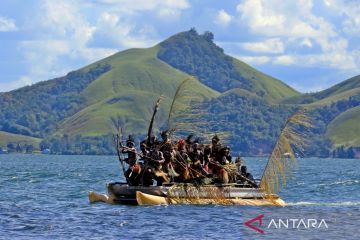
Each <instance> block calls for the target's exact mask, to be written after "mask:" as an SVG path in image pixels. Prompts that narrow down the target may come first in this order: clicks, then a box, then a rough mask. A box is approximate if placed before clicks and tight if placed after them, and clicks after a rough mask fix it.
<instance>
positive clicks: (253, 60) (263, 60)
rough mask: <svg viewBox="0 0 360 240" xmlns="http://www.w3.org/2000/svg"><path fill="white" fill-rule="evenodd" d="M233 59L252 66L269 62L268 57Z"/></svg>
mask: <svg viewBox="0 0 360 240" xmlns="http://www.w3.org/2000/svg"><path fill="white" fill-rule="evenodd" d="M234 56H235V55H234ZM235 57H236V58H238V59H239V60H241V61H244V62H246V63H248V64H254V65H262V64H266V63H269V62H270V61H271V57H268V56H235Z"/></svg>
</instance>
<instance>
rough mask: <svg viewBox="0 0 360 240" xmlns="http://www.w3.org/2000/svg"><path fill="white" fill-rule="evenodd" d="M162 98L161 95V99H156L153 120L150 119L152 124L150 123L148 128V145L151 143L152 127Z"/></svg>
mask: <svg viewBox="0 0 360 240" xmlns="http://www.w3.org/2000/svg"><path fill="white" fill-rule="evenodd" d="M162 98H163V97H162V96H160V97H159V99H158V100H157V101H156V104H155V107H154V111H153V114H152V116H151V120H150V124H149V128H148V134H147V145H148V146H150V145H151V133H152V129H153V124H154V119H155V115H156V113H157V111H158V110H159V105H160V101H161V100H162Z"/></svg>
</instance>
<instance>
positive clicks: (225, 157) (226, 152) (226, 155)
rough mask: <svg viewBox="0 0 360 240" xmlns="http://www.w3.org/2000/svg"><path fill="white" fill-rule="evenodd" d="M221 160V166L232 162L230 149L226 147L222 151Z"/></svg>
mask: <svg viewBox="0 0 360 240" xmlns="http://www.w3.org/2000/svg"><path fill="white" fill-rule="evenodd" d="M219 156H220V157H219V160H220V162H219V163H220V164H221V165H226V164H230V163H231V161H232V157H231V155H230V147H228V146H226V147H224V148H222V149H221V150H220V153H219Z"/></svg>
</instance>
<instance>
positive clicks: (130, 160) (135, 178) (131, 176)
mask: <svg viewBox="0 0 360 240" xmlns="http://www.w3.org/2000/svg"><path fill="white" fill-rule="evenodd" d="M134 145H135V144H134V139H133V137H132V136H131V135H129V138H128V139H127V141H126V147H123V148H122V150H121V152H122V153H125V154H127V155H128V157H127V158H125V162H126V163H127V164H129V168H128V170H126V172H125V175H126V178H127V179H128V180H129V184H131V185H139V183H140V171H141V167H140V165H139V164H138V163H137V161H136V160H137V159H136V149H135V147H134Z"/></svg>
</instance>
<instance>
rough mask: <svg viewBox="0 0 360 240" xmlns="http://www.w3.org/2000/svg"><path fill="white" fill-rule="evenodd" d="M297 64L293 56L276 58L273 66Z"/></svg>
mask: <svg viewBox="0 0 360 240" xmlns="http://www.w3.org/2000/svg"><path fill="white" fill-rule="evenodd" d="M294 62H295V59H294V57H293V56H290V55H281V56H277V57H275V58H274V60H273V61H272V63H273V64H278V65H285V66H286V65H292V64H293V63H294Z"/></svg>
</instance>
